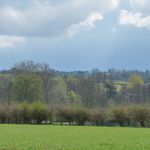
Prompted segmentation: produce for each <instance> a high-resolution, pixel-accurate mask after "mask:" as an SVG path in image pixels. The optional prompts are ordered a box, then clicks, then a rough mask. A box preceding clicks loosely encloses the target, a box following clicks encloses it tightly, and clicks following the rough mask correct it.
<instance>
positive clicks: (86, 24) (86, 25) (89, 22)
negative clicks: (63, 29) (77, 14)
mask: <svg viewBox="0 0 150 150" xmlns="http://www.w3.org/2000/svg"><path fill="white" fill-rule="evenodd" d="M102 19H103V16H102V15H101V14H99V13H91V15H90V16H89V17H88V18H87V19H86V20H85V21H82V22H80V23H78V24H74V25H72V26H71V27H69V29H68V30H67V35H68V36H72V35H74V34H75V33H77V31H78V30H83V29H84V30H89V29H90V28H93V27H94V26H95V24H94V23H95V21H97V20H102Z"/></svg>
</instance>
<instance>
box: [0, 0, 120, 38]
mask: <svg viewBox="0 0 150 150" xmlns="http://www.w3.org/2000/svg"><path fill="white" fill-rule="evenodd" d="M118 5H119V0H57V1H54V0H43V1H40V0H32V1H29V0H27V2H23V1H20V0H16V1H15V2H13V1H9V2H7V1H4V0H3V1H2V2H0V21H1V23H0V35H8V36H21V37H22V36H23V37H31V36H34V37H37V36H40V37H54V36H60V35H65V34H66V32H67V31H68V29H72V32H74V33H75V32H77V31H79V30H81V29H90V28H91V27H93V26H94V22H95V21H96V20H101V18H102V16H103V15H104V14H105V13H107V12H109V11H112V10H114V9H116V8H117V7H118ZM92 12H96V13H94V15H93V16H92V17H91V13H92ZM69 32H71V31H69ZM74 33H73V34H74Z"/></svg>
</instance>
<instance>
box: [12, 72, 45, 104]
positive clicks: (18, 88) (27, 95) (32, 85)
mask: <svg viewBox="0 0 150 150" xmlns="http://www.w3.org/2000/svg"><path fill="white" fill-rule="evenodd" d="M41 90H42V86H41V80H40V79H39V78H37V76H36V75H33V74H32V75H18V76H17V78H16V80H15V81H14V83H13V93H14V96H15V100H17V101H20V102H22V101H24V100H27V101H29V102H33V101H34V100H38V99H41V98H42V96H41Z"/></svg>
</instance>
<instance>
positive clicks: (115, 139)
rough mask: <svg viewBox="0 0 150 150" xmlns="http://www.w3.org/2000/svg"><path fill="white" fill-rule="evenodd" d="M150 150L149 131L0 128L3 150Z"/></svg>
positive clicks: (90, 127)
mask: <svg viewBox="0 0 150 150" xmlns="http://www.w3.org/2000/svg"><path fill="white" fill-rule="evenodd" d="M2 149H3V150H33V149H34V150H128V149H129V150H149V149H150V129H149V128H121V127H92V126H84V127H81V126H57V125H56V126H54V125H0V150H2Z"/></svg>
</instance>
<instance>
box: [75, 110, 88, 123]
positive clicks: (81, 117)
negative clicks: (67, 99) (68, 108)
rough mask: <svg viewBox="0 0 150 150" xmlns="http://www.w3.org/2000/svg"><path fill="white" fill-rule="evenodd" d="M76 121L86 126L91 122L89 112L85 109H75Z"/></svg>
mask: <svg viewBox="0 0 150 150" xmlns="http://www.w3.org/2000/svg"><path fill="white" fill-rule="evenodd" d="M74 119H75V122H76V123H77V124H78V125H85V122H86V121H88V120H89V111H88V109H85V108H83V107H74Z"/></svg>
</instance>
